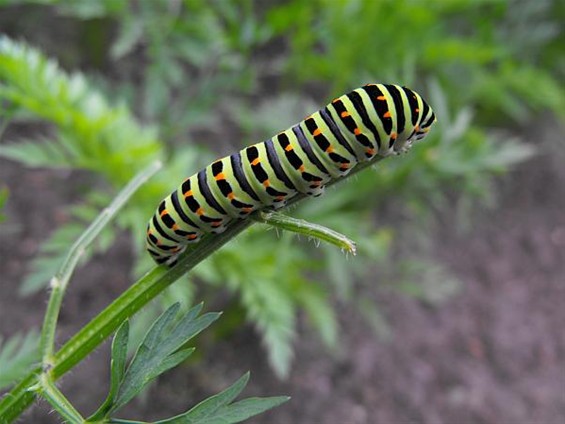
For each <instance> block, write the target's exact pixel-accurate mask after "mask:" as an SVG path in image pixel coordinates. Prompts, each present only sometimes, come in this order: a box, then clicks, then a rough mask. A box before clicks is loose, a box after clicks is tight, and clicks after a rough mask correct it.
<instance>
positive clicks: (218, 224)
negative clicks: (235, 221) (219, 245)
mask: <svg viewBox="0 0 565 424" xmlns="http://www.w3.org/2000/svg"><path fill="white" fill-rule="evenodd" d="M220 225H222V222H221V221H216V222H212V224H210V226H211V227H212V228H218V227H219V226H220Z"/></svg>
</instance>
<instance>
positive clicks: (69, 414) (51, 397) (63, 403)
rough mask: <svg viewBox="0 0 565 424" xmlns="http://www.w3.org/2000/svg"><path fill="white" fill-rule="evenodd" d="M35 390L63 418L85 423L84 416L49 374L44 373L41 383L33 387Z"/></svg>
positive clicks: (72, 422) (75, 423) (76, 422)
mask: <svg viewBox="0 0 565 424" xmlns="http://www.w3.org/2000/svg"><path fill="white" fill-rule="evenodd" d="M32 389H34V391H36V392H37V393H39V394H40V395H41V396H42V397H43V398H45V399H46V400H47V401H48V402H49V404H50V405H51V406H52V407H53V409H55V411H57V412H58V413H59V415H61V417H62V418H63V419H65V420H66V421H67V422H69V423H71V424H81V423H84V418H83V417H82V416H81V415H80V413H79V412H78V411H77V410H76V409H75V407H74V406H73V405H72V404H71V402H69V400H68V399H67V398H66V397H65V395H63V393H61V391H60V390H59V389H58V388H57V387H56V386H55V384H54V382H53V381H52V380H51V379H50V378H49V376H48V374H45V373H44V374H42V375H41V377H40V379H39V385H38V386H37V387H33V388H32Z"/></svg>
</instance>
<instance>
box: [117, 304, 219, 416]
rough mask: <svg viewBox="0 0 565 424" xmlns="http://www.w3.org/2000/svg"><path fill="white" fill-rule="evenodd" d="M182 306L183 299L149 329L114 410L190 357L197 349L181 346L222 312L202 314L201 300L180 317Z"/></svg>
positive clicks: (124, 380)
mask: <svg viewBox="0 0 565 424" xmlns="http://www.w3.org/2000/svg"><path fill="white" fill-rule="evenodd" d="M179 309H180V304H179V303H175V304H174V305H172V306H171V307H170V308H168V309H167V310H166V311H165V312H163V314H162V315H161V316H160V317H159V318H158V319H157V320H156V321H155V323H154V324H153V325H152V326H151V328H150V329H149V331H148V332H147V334H146V336H145V338H144V340H143V341H142V342H141V343H140V345H139V347H138V348H137V351H136V352H135V355H134V357H133V359H132V361H131V363H130V365H129V367H128V369H127V371H126V373H125V375H124V379H123V381H122V384H121V385H120V389H119V391H118V394H117V396H116V399H115V402H114V405H113V406H112V408H111V412H112V411H116V410H117V409H119V408H121V407H122V406H124V405H125V404H126V403H127V402H129V401H130V400H131V399H132V398H133V397H134V396H135V395H137V394H138V393H139V392H140V391H141V390H142V389H143V388H144V387H145V386H146V385H147V384H148V383H150V382H151V381H152V380H153V379H155V378H156V377H157V376H158V375H159V374H161V373H163V372H165V371H167V370H168V369H170V368H171V367H173V366H175V365H177V364H179V363H180V362H181V361H183V360H184V359H186V358H187V357H188V356H189V355H190V354H191V353H192V351H193V350H192V349H183V350H180V351H179V349H180V348H181V347H182V346H183V345H184V344H185V343H186V342H187V341H188V340H190V339H191V338H193V337H194V336H196V335H197V334H198V333H200V332H201V331H202V330H204V329H205V328H206V327H208V326H209V325H210V324H211V323H212V322H214V321H215V320H216V319H218V317H219V316H220V314H219V313H207V314H204V315H202V316H198V313H199V312H200V310H201V309H202V304H200V305H197V306H195V307H193V308H192V309H191V310H190V311H188V313H186V314H185V315H184V317H182V318H181V319H179V320H176V319H175V318H176V316H177V313H178V311H179Z"/></svg>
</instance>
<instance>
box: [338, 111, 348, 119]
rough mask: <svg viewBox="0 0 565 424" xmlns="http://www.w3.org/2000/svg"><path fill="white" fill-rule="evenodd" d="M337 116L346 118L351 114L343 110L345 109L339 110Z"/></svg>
mask: <svg viewBox="0 0 565 424" xmlns="http://www.w3.org/2000/svg"><path fill="white" fill-rule="evenodd" d="M339 116H341V117H342V118H347V117H348V116H351V114H350V113H349V112H348V111H346V110H345V111H343V112H341V114H340V115H339Z"/></svg>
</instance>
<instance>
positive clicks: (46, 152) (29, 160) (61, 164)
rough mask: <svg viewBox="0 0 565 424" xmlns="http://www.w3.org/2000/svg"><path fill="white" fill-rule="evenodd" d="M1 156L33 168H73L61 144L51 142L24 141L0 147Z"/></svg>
mask: <svg viewBox="0 0 565 424" xmlns="http://www.w3.org/2000/svg"><path fill="white" fill-rule="evenodd" d="M0 156H2V157H5V158H6V159H12V160H14V161H17V162H20V163H23V164H24V165H26V166H29V167H32V168H35V167H48V168H69V167H70V166H71V165H70V163H69V157H68V155H67V154H66V153H65V152H64V150H63V149H62V148H61V144H60V143H57V142H54V141H51V140H42V141H41V142H35V141H31V140H22V141H19V142H17V143H11V144H8V145H4V146H0Z"/></svg>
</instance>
